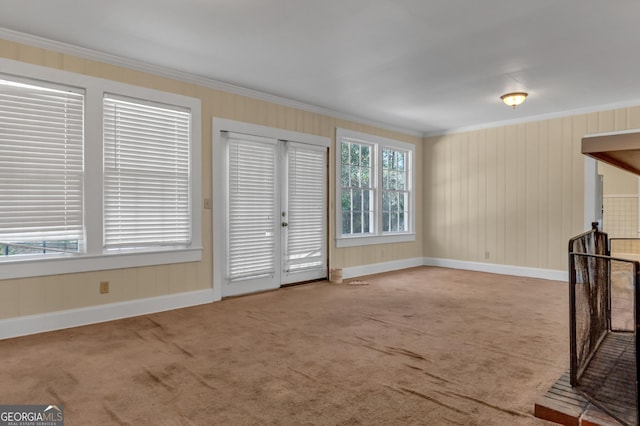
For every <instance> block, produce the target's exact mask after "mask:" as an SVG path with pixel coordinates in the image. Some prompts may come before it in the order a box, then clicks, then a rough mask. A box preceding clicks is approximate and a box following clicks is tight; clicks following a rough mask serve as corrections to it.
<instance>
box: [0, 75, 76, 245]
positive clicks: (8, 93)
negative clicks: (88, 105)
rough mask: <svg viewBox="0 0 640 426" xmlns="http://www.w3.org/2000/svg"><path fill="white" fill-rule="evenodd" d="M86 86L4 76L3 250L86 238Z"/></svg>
mask: <svg viewBox="0 0 640 426" xmlns="http://www.w3.org/2000/svg"><path fill="white" fill-rule="evenodd" d="M83 119H84V93H83V92H82V91H80V90H77V89H72V88H68V87H61V86H55V85H44V84H40V83H35V82H34V83H31V82H27V81H17V80H13V79H8V78H7V79H3V78H2V76H0V249H2V250H1V251H2V252H1V253H0V256H3V255H11V254H30V253H39V254H49V253H56V252H61V251H62V252H65V251H72V252H73V251H76V252H77V251H78V249H79V248H81V247H82V245H83V239H84V224H83V132H84V128H83Z"/></svg>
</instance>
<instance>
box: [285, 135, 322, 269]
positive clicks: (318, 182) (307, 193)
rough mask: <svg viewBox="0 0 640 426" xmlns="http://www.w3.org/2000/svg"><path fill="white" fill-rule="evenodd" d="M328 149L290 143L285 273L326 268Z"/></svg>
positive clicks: (288, 153) (288, 150) (288, 151)
mask: <svg viewBox="0 0 640 426" xmlns="http://www.w3.org/2000/svg"><path fill="white" fill-rule="evenodd" d="M326 157H327V151H326V149H317V148H316V149H313V148H305V147H304V146H302V145H299V144H295V145H294V144H289V145H288V149H287V158H288V197H287V199H288V207H287V208H288V227H287V247H286V259H285V267H286V270H287V271H289V272H291V271H298V270H304V269H312V268H318V267H324V263H325V261H324V259H325V249H324V246H325V245H324V241H325V238H326V235H325V227H324V223H325V216H326V208H325V205H326V197H327V196H326V190H327V181H326V168H327V160H326Z"/></svg>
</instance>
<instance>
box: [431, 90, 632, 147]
mask: <svg viewBox="0 0 640 426" xmlns="http://www.w3.org/2000/svg"><path fill="white" fill-rule="evenodd" d="M639 105H640V99H633V100H630V101H621V102H612V103H608V104H602V105H593V106H589V107H583V108H576V109H570V110H565V111H558V112H550V113H546V114H538V115H532V116H529V117H522V118H516V119H513V120H502V121H494V122H491V123H482V124H478V125H473V126H464V127H458V128H452V129H446V130H439V131H433V132H424V133H423V134H422V137H424V138H430V137H434V136H445V135H451V134H455V133H465V132H473V131H476V130H485V129H494V128H496V127H504V126H514V125H517V124H524V123H531V122H534V121H543V120H552V119H554V118H565V117H573V116H576V115H582V114H590V113H593V112H604V111H610V110H614V109H620V108H629V107H635V106H639Z"/></svg>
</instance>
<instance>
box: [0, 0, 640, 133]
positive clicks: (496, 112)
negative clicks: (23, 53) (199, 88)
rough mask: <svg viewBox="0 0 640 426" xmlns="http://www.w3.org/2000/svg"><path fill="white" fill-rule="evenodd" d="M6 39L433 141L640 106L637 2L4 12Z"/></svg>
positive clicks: (250, 3) (387, 2)
mask: <svg viewBox="0 0 640 426" xmlns="http://www.w3.org/2000/svg"><path fill="white" fill-rule="evenodd" d="M0 27H4V28H6V29H9V30H13V31H18V32H22V33H26V34H30V35H35V36H39V37H44V38H46V39H50V40H54V41H58V42H63V43H68V44H72V45H75V46H80V47H85V48H89V49H93V50H97V51H100V52H105V53H109V54H113V55H116V56H119V57H123V58H129V59H135V60H138V61H142V62H145V63H149V64H153V65H157V66H162V67H167V68H170V69H174V70H178V71H183V72H187V73H190V74H193V75H196V76H200V77H205V78H209V79H213V80H217V81H221V82H226V83H231V84H235V85H238V86H242V87H245V88H249V89H254V90H258V91H261V92H265V93H268V94H272V95H277V96H280V97H284V98H288V99H292V100H296V101H301V102H304V103H307V104H310V105H314V106H319V107H324V108H329V109H331V110H334V111H336V112H339V113H346V114H350V115H353V116H357V117H362V118H365V119H367V120H373V121H377V122H379V123H382V124H387V125H391V126H394V127H400V128H403V129H406V130H411V131H418V132H421V133H426V134H434V133H440V132H443V131H450V130H455V129H461V128H473V127H482V126H484V125H487V124H489V123H490V124H494V123H500V122H505V123H506V122H513V121H517V120H525V119H527V118H531V117H538V116H541V115H547V114H552V115H553V114H560V113H565V112H572V111H574V110H585V109H597V108H600V107H602V106H605V107H608V106H611V105H612V104H613V105H630V104H640V81H639V79H640V51H639V50H640V1H638V0H611V1H603V0H529V1H524V0H482V1H470V0H339V1H337V0H325V1H321V0H135V1H132V0H109V1H104V0H100V1H98V0H93V1H90V0H85V1H79V0H29V1H25V0H3V1H2V3H0ZM522 90H523V91H527V92H529V94H530V95H529V98H528V99H527V101H526V102H525V103H524V104H523V105H521V106H520V107H518V108H517V109H515V110H513V109H511V108H509V107H507V106H505V105H504V104H502V103H501V102H500V100H499V96H500V95H502V94H503V93H505V92H509V91H522Z"/></svg>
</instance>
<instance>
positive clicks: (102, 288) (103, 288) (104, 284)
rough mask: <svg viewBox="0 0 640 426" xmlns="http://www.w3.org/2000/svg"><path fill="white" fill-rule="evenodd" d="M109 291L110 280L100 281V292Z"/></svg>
mask: <svg viewBox="0 0 640 426" xmlns="http://www.w3.org/2000/svg"><path fill="white" fill-rule="evenodd" d="M107 293H109V281H100V294H107Z"/></svg>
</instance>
